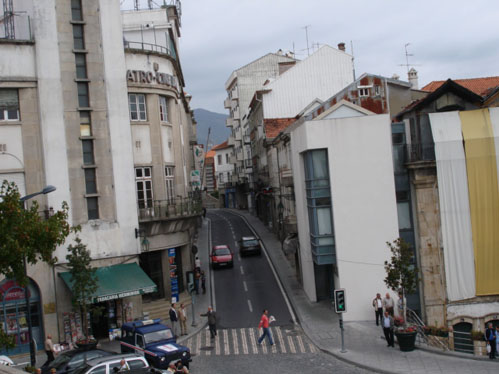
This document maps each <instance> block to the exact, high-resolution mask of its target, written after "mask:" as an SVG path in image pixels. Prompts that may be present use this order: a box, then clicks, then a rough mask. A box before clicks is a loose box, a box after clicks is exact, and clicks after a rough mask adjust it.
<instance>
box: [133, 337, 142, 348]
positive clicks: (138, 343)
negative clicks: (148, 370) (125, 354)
mask: <svg viewBox="0 0 499 374" xmlns="http://www.w3.org/2000/svg"><path fill="white" fill-rule="evenodd" d="M135 339H137V346H139V347H141V348H144V337H143V336H142V335H137V336H136V338H135Z"/></svg>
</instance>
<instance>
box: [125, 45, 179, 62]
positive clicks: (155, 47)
mask: <svg viewBox="0 0 499 374" xmlns="http://www.w3.org/2000/svg"><path fill="white" fill-rule="evenodd" d="M123 44H124V46H125V48H130V49H139V50H143V51H148V52H156V53H162V54H165V55H168V56H170V57H173V58H174V59H177V56H176V55H175V51H172V50H171V49H170V48H167V47H164V46H162V45H158V44H151V43H145V42H131V41H127V40H125V41H124V42H123Z"/></svg>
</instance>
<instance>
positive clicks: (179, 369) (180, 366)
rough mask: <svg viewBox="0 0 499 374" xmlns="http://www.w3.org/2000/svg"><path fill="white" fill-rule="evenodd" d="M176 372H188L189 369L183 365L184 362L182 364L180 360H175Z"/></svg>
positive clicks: (184, 373) (183, 373)
mask: <svg viewBox="0 0 499 374" xmlns="http://www.w3.org/2000/svg"><path fill="white" fill-rule="evenodd" d="M176 370H177V371H176V372H175V373H176V374H188V373H189V369H187V367H186V366H184V364H182V361H177V364H176Z"/></svg>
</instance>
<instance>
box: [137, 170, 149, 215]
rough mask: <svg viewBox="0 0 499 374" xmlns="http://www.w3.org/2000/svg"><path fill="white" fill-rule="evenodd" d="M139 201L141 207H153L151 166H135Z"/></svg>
mask: <svg viewBox="0 0 499 374" xmlns="http://www.w3.org/2000/svg"><path fill="white" fill-rule="evenodd" d="M135 185H136V186H137V203H138V204H139V209H144V208H151V207H152V203H153V201H152V175H151V168H150V167H143V168H135Z"/></svg>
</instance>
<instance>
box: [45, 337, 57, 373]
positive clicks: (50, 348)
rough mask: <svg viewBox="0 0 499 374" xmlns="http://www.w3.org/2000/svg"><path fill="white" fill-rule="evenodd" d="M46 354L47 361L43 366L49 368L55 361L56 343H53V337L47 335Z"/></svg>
mask: <svg viewBox="0 0 499 374" xmlns="http://www.w3.org/2000/svg"><path fill="white" fill-rule="evenodd" d="M44 345H45V353H46V354H47V361H46V362H45V363H44V364H43V366H47V365H48V364H50V363H51V362H52V361H54V354H55V350H54V343H52V335H50V334H47V339H45V344H44Z"/></svg>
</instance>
